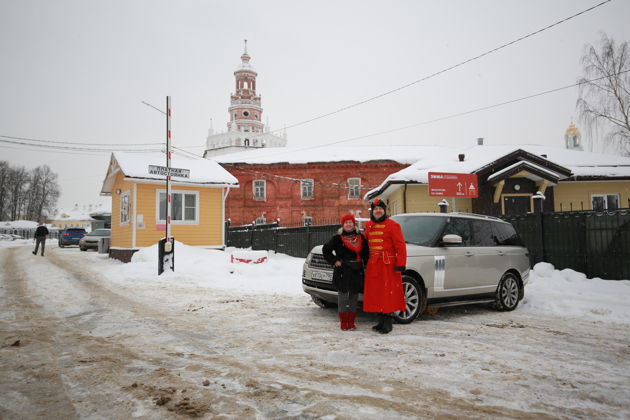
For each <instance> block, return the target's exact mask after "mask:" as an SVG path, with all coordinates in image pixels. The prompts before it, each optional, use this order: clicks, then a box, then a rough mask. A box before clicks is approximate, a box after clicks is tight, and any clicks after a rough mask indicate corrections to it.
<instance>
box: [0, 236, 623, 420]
mask: <svg viewBox="0 0 630 420" xmlns="http://www.w3.org/2000/svg"><path fill="white" fill-rule="evenodd" d="M47 245H48V248H47V250H46V256H45V257H43V258H42V257H40V256H39V255H37V256H33V255H32V254H31V248H30V246H32V243H31V242H30V241H21V240H17V241H0V267H2V271H0V285H1V287H0V302H1V305H0V334H1V335H0V337H1V341H0V344H1V346H2V347H0V356H1V359H2V360H3V361H2V362H1V363H0V374H1V376H2V378H3V379H0V390H2V392H0V417H2V418H5V417H6V418H30V417H36V416H38V415H43V414H44V413H46V414H47V415H48V416H52V417H55V415H58V416H60V417H79V418H123V417H124V418H131V417H140V418H169V417H170V416H172V415H175V414H176V415H182V416H186V415H188V416H205V417H207V418H216V417H218V416H223V417H235V418H279V417H280V418H293V417H295V418H329V419H334V418H379V419H380V418H403V417H405V418H409V417H412V418H434V417H439V416H446V417H492V418H529V417H532V418H534V417H536V418H540V417H548V416H551V417H565V418H573V417H577V418H601V417H607V418H628V417H630V363H629V360H630V358H629V356H630V332H629V329H628V324H629V323H630V316H629V315H630V305H628V301H630V281H628V280H623V281H608V280H601V279H587V278H586V277H585V276H584V275H583V274H581V273H577V272H575V271H572V270H568V269H567V270H562V271H558V270H555V269H554V268H553V266H551V265H550V264H546V263H541V264H537V265H536V267H535V268H534V270H532V274H531V277H530V282H529V284H528V285H527V287H526V289H525V298H524V300H523V301H522V302H521V304H520V305H519V307H518V308H517V309H516V310H515V311H514V312H509V313H505V312H495V311H493V310H492V309H490V308H488V307H487V306H470V307H460V308H450V309H442V310H440V311H439V312H438V313H437V314H435V315H432V316H426V315H425V316H424V317H423V319H421V320H418V321H416V322H414V323H412V324H409V325H395V326H394V331H393V332H392V333H391V334H389V335H387V336H382V335H379V334H376V333H374V332H373V331H372V330H371V328H370V326H371V325H372V324H373V323H374V318H373V316H372V315H371V314H360V315H359V317H358V323H357V324H358V329H357V330H356V331H350V332H344V331H340V330H339V328H338V325H337V320H336V313H335V311H334V310H323V309H320V308H318V307H316V306H315V305H314V304H313V303H312V302H310V299H309V297H308V296H307V295H306V294H304V292H303V291H302V286H301V281H300V279H301V272H302V264H303V261H304V260H303V259H300V258H292V257H288V256H286V255H282V254H273V253H270V254H269V255H268V260H267V261H266V262H263V263H260V264H244V263H231V262H230V256H231V254H233V253H236V254H238V253H239V252H242V251H241V250H234V249H227V250H226V251H219V250H206V249H200V248H193V247H188V246H186V245H183V244H181V243H177V244H176V254H175V272H174V273H170V272H169V273H165V274H164V275H162V276H158V275H157V248H156V247H155V246H153V247H149V248H145V249H142V250H141V251H139V252H138V253H136V254H135V256H134V258H133V261H132V262H131V263H129V264H123V263H120V262H118V261H115V260H111V259H108V258H107V256H106V255H102V254H98V253H96V252H80V251H79V250H78V248H64V249H59V248H57V247H56V246H55V244H54V242H52V241H49V243H48V244H47ZM16 342H17V343H18V344H17V345H12V344H15V343H16Z"/></svg>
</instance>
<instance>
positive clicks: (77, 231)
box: [59, 228, 87, 248]
mask: <svg viewBox="0 0 630 420" xmlns="http://www.w3.org/2000/svg"><path fill="white" fill-rule="evenodd" d="M85 235H87V231H86V230H85V229H83V228H65V229H63V230H61V231H59V247H60V248H63V247H64V246H66V245H79V241H80V240H81V238H83V237H84V236H85Z"/></svg>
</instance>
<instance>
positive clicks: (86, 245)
mask: <svg viewBox="0 0 630 420" xmlns="http://www.w3.org/2000/svg"><path fill="white" fill-rule="evenodd" d="M111 237H112V230H111V229H96V230H93V231H92V232H90V233H88V234H87V235H85V236H84V237H83V238H81V240H80V241H79V249H80V250H81V251H87V250H88V249H90V248H92V249H98V241H99V240H101V239H102V238H111Z"/></svg>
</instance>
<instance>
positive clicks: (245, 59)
mask: <svg viewBox="0 0 630 420" xmlns="http://www.w3.org/2000/svg"><path fill="white" fill-rule="evenodd" d="M250 59H251V57H250V56H249V54H247V40H245V49H244V51H243V55H241V61H242V62H243V67H249V60H250Z"/></svg>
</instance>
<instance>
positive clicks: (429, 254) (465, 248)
mask: <svg viewBox="0 0 630 420" xmlns="http://www.w3.org/2000/svg"><path fill="white" fill-rule="evenodd" d="M392 219H393V220H395V221H396V222H398V223H399V224H400V226H401V228H402V231H403V235H404V237H405V242H406V243H407V264H406V270H405V272H404V273H403V289H404V291H405V299H406V302H407V308H406V310H405V311H404V312H402V311H401V312H398V313H397V314H396V315H395V319H396V321H397V322H399V323H402V324H407V323H410V322H412V321H413V320H414V319H416V318H417V317H419V316H420V314H422V313H423V312H424V311H425V309H426V308H427V307H428V306H430V307H444V306H455V305H467V304H472V303H493V304H494V306H495V308H496V309H498V310H500V311H511V310H514V309H515V308H516V306H517V305H518V302H519V301H520V300H521V299H523V293H524V287H525V285H526V284H527V280H528V279H529V253H528V252H527V248H525V247H524V246H523V243H522V241H521V239H520V237H519V236H518V234H517V233H516V231H515V230H514V227H513V226H512V225H511V224H510V223H508V222H505V221H503V220H501V219H498V218H496V217H490V216H482V215H476V214H466V213H410V214H398V215H396V216H392ZM302 288H303V289H304V291H305V292H306V293H308V294H309V295H311V298H312V299H313V301H314V302H315V303H316V304H318V305H319V306H321V307H333V306H335V305H336V304H337V292H336V291H335V290H334V288H333V286H332V267H331V266H330V265H329V264H328V263H327V262H326V260H325V259H324V256H323V255H322V247H321V246H316V247H315V248H313V249H312V250H311V252H310V253H309V255H308V257H307V258H306V261H305V262H304V269H303V272H302ZM362 297H363V296H362V295H359V299H360V300H361V299H362Z"/></svg>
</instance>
